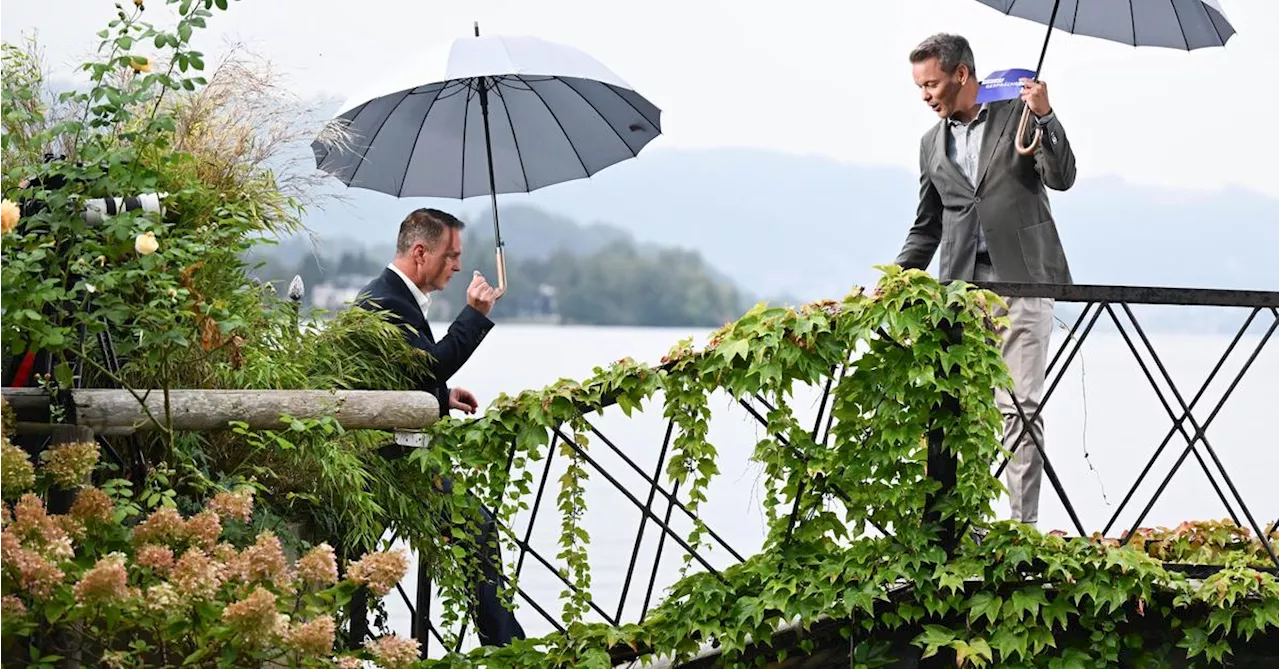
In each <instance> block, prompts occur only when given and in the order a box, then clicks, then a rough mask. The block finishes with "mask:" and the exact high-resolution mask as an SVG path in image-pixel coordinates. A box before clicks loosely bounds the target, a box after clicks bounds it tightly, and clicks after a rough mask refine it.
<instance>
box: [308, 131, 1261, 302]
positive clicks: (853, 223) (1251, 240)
mask: <svg viewBox="0 0 1280 669" xmlns="http://www.w3.org/2000/svg"><path fill="white" fill-rule="evenodd" d="M1081 164H1082V168H1081V169H1082V174H1083V176H1082V177H1081V178H1080V180H1079V181H1078V182H1077V183H1076V185H1075V187H1074V188H1073V189H1072V190H1071V191H1068V192H1066V193H1052V194H1051V195H1050V199H1051V202H1052V205H1053V207H1054V211H1055V216H1056V218H1057V221H1058V224H1059V228H1060V230H1061V233H1062V237H1063V243H1064V244H1065V245H1066V250H1067V256H1068V258H1069V260H1070V262H1071V267H1072V272H1073V274H1074V276H1075V279H1076V281H1077V282H1078V283H1097V284H1108V283H1111V284H1131V285H1163V286H1186V287H1191V286H1195V287H1213V288H1248V289H1264V290H1275V289H1276V288H1277V284H1278V276H1280V270H1278V266H1280V262H1278V258H1277V256H1278V254H1277V248H1278V247H1280V225H1278V224H1277V219H1278V215H1280V202H1277V200H1276V199H1274V198H1270V197H1267V196H1264V195H1260V194H1257V193H1252V192H1248V191H1244V190H1238V189H1230V190H1221V191H1204V192H1186V191H1174V190H1166V189H1159V188H1152V187H1147V186H1139V185H1134V184H1129V183H1125V182H1123V181H1121V180H1119V179H1117V178H1114V177H1090V176H1089V168H1088V162H1087V157H1082V162H1081ZM917 178H918V177H917V175H916V174H914V173H911V172H909V171H907V170H902V169H897V168H888V167H868V166H860V165H853V164H848V163H841V162H838V161H835V160H831V159H827V158H821V157H813V156H796V155H787V154H781V153H775V152H768V151H760V150H754V149H714V150H662V149H658V150H654V151H652V152H646V153H643V154H641V156H640V157H639V158H637V159H635V160H631V161H627V162H624V163H620V164H618V165H615V166H613V167H611V168H609V169H606V170H604V171H603V172H601V173H599V174H597V175H596V176H595V177H593V178H591V179H589V180H582V181H577V182H570V183H566V184H561V185H558V186H552V187H549V188H545V189H542V190H540V191H536V192H535V193H533V194H530V195H523V194H522V195H508V196H503V197H500V198H499V207H500V211H501V212H502V220H503V221H504V224H503V226H502V230H503V236H504V238H505V239H506V240H507V248H508V254H509V255H510V254H523V253H529V254H533V255H539V254H541V253H542V252H544V251H545V250H546V248H547V245H548V244H550V243H551V241H550V240H543V239H522V238H521V237H520V234H521V233H520V217H521V216H523V215H525V214H523V213H521V212H522V211H523V210H522V208H521V206H520V205H524V204H536V205H537V206H538V207H540V208H543V209H545V210H547V211H551V212H555V214H556V215H557V216H564V217H568V218H570V219H575V220H578V221H605V222H607V223H609V224H610V225H612V226H615V227H616V228H619V229H621V230H622V231H625V232H627V233H629V234H631V235H633V236H634V237H635V239H636V240H638V241H639V242H642V243H644V242H648V243H656V244H662V245H672V246H680V247H686V248H691V249H695V250H697V251H699V252H700V253H701V254H702V256H703V257H704V258H705V260H706V262H707V263H708V264H710V265H712V266H714V267H716V268H718V269H719V270H721V271H723V272H724V273H725V274H726V275H728V276H729V277H730V278H731V279H733V280H734V281H735V282H736V283H738V284H739V285H740V286H742V287H744V288H745V289H746V290H748V291H749V292H751V293H754V294H757V295H770V296H772V295H781V294H790V295H792V296H794V298H795V299H800V300H812V299H818V298H823V297H834V296H840V295H843V294H845V293H846V292H848V290H849V288H850V286H851V285H853V284H855V283H862V284H865V283H868V282H871V281H873V280H874V279H875V277H876V273H875V271H874V270H873V269H872V266H873V265H876V264H882V263H886V262H889V261H892V260H893V258H894V256H895V255H896V254H897V251H898V249H899V247H900V246H901V244H902V240H903V237H904V236H905V234H906V230H907V226H908V225H910V223H911V220H912V218H913V216H914V213H915V207H916V198H917V189H918V185H917V184H918V182H917ZM345 194H346V195H347V196H348V197H349V198H350V203H349V204H346V205H341V206H339V207H335V208H331V209H329V210H328V211H324V212H315V213H312V214H310V215H309V216H308V217H307V219H306V222H307V224H308V226H309V227H311V228H312V229H314V230H315V231H317V232H319V233H320V234H321V235H322V236H323V237H325V238H329V237H333V238H338V237H343V236H349V235H352V234H354V232H355V231H356V230H358V231H359V236H360V237H361V238H363V239H379V238H381V239H390V238H391V237H392V236H394V234H395V228H396V225H397V224H398V222H399V220H400V219H401V218H402V217H403V216H404V214H405V213H407V212H408V211H410V210H411V209H412V208H414V207H417V206H424V205H430V206H438V207H441V208H445V209H447V210H449V211H454V212H460V213H461V214H462V215H464V216H465V217H466V218H467V219H468V220H470V221H473V224H474V225H476V226H480V225H484V226H486V227H487V226H488V219H487V218H485V215H486V214H487V211H488V202H487V201H486V200H484V199H472V200H467V201H465V202H459V201H456V200H453V201H450V200H435V199H431V200H427V199H413V200H403V201H400V200H396V199H394V198H390V197H388V196H385V195H381V194H377V193H369V192H367V191H360V190H347V191H346V192H345ZM543 215H544V216H545V215H546V214H543ZM482 221H483V222H482ZM595 234H601V235H604V237H603V238H607V237H608V235H610V234H616V231H615V232H609V233H604V232H599V231H597V233H595ZM590 237H591V233H588V238H585V239H583V240H581V243H582V244H583V245H585V246H588V247H589V246H590V245H592V244H597V243H601V239H596V240H594V241H593V240H592V239H591V238H590ZM556 243H563V242H562V240H561V241H557V242H556ZM934 269H935V270H936V262H935V265H934Z"/></svg>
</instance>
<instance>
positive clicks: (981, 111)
mask: <svg viewBox="0 0 1280 669" xmlns="http://www.w3.org/2000/svg"><path fill="white" fill-rule="evenodd" d="M986 116H987V103H986V102H984V103H982V105H981V106H979V107H978V113H977V115H975V116H974V117H973V121H975V122H976V121H981V120H984V119H986ZM947 125H948V126H950V127H952V128H956V127H959V126H962V125H968V123H964V122H963V121H960V120H959V119H956V118H954V117H952V118H949V119H947Z"/></svg>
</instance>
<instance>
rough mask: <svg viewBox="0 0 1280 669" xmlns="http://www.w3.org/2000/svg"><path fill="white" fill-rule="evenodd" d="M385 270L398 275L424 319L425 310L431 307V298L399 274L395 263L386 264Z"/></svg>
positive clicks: (406, 277) (407, 278)
mask: <svg viewBox="0 0 1280 669" xmlns="http://www.w3.org/2000/svg"><path fill="white" fill-rule="evenodd" d="M387 269H389V270H391V271H392V272H395V273H396V274H397V275H399V276H400V278H401V279H402V280H403V281H404V285H406V286H408V287H409V294H410V295H413V299H414V300H415V301H417V303H418V308H419V309H421V310H422V316H423V317H424V318H425V317H426V315H427V309H429V308H430V307H431V296H430V295H428V294H426V293H424V292H422V289H420V288H418V287H417V286H416V285H414V283H413V282H412V281H410V280H409V277H408V276H406V275H405V273H404V272H401V271H400V268H399V267H396V264H395V263H390V264H388V265H387Z"/></svg>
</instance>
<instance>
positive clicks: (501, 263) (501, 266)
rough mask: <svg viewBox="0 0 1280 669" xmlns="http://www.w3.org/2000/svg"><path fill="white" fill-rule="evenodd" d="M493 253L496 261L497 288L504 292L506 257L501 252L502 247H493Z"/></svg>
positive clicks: (505, 286)
mask: <svg viewBox="0 0 1280 669" xmlns="http://www.w3.org/2000/svg"><path fill="white" fill-rule="evenodd" d="M494 255H495V256H496V257H497V262H498V290H501V291H503V292H506V290H507V257H506V256H505V255H503V253H502V247H501V246H499V247H498V248H496V249H494Z"/></svg>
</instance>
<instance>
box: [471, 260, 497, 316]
mask: <svg viewBox="0 0 1280 669" xmlns="http://www.w3.org/2000/svg"><path fill="white" fill-rule="evenodd" d="M504 292H506V291H505V290H503V289H501V288H494V287H493V286H490V285H489V282H488V281H486V280H485V278H484V275H483V274H481V273H480V271H479V270H476V271H475V273H474V274H472V275H471V285H470V286H467V304H469V305H471V308H472V309H475V310H476V311H479V312H480V313H482V314H484V315H485V316H488V315H489V311H490V310H491V309H493V305H494V303H496V302H497V301H498V298H500V297H502V294H503V293H504Z"/></svg>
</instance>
